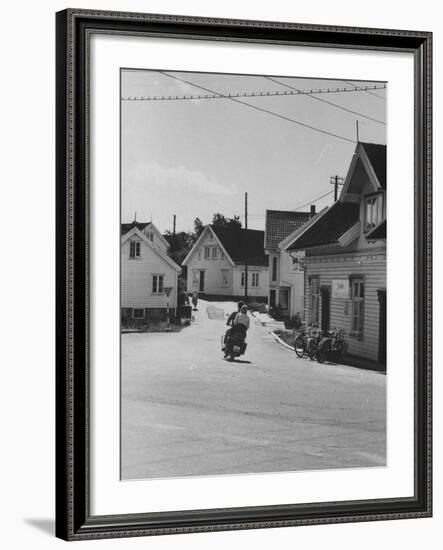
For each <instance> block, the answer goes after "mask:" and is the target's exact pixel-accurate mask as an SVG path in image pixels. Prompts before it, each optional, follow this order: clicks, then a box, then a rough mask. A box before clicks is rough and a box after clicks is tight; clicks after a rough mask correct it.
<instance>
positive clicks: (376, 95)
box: [344, 80, 386, 101]
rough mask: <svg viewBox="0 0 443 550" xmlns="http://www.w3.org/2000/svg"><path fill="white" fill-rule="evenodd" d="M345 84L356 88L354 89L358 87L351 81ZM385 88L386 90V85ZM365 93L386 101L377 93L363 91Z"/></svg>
mask: <svg viewBox="0 0 443 550" xmlns="http://www.w3.org/2000/svg"><path fill="white" fill-rule="evenodd" d="M344 82H346V84H349V85H350V86H354V88H357V86H356V85H355V84H354V83H353V82H350V81H349V80H345V81H344ZM384 88H385V89H386V85H385V86H384ZM363 91H364V92H366V93H367V94H369V95H372V96H374V97H377V98H378V99H381V100H382V101H386V98H385V97H383V96H381V95H378V94H376V93H375V92H372V91H371V90H363Z"/></svg>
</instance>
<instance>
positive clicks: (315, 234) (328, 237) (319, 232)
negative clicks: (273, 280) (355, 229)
mask: <svg viewBox="0 0 443 550" xmlns="http://www.w3.org/2000/svg"><path fill="white" fill-rule="evenodd" d="M359 215H360V205H359V204H357V203H352V202H338V201H337V202H336V203H334V204H333V205H332V206H331V207H330V208H329V209H328V210H327V211H326V212H325V213H324V214H323V215H321V216H319V217H318V219H317V221H316V222H315V223H313V224H312V225H311V226H310V227H309V228H308V229H307V230H306V231H304V232H303V233H302V234H301V236H300V237H299V238H296V239H295V241H294V242H293V243H292V244H291V245H290V246H288V248H287V249H286V250H288V251H290V250H305V249H306V248H313V247H314V246H327V245H332V244H339V239H340V237H341V236H342V235H344V234H345V233H346V232H347V231H349V230H350V229H351V227H352V226H353V225H354V224H355V223H357V222H358V220H359Z"/></svg>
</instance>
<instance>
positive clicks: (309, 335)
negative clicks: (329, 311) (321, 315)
mask: <svg viewBox="0 0 443 550" xmlns="http://www.w3.org/2000/svg"><path fill="white" fill-rule="evenodd" d="M320 337H321V330H319V328H318V327H317V326H316V325H308V326H307V327H306V325H304V326H303V328H302V331H301V333H300V334H299V335H298V336H297V338H296V339H295V341H294V351H295V353H296V355H297V357H300V358H302V357H305V356H307V357H309V358H310V359H313V358H314V356H315V352H316V349H317V344H318V342H319V341H320Z"/></svg>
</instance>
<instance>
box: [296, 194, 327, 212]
mask: <svg viewBox="0 0 443 550" xmlns="http://www.w3.org/2000/svg"><path fill="white" fill-rule="evenodd" d="M333 192H334V189H331V190H330V191H328V192H327V193H323V195H319V196H318V197H313V198H312V199H309V200H308V201H306V202H304V203H302V204H297V205H296V206H294V207H293V208H292V209H291V210H297V209H298V208H304V207H305V206H308V204H311V203H313V202H315V201H318V200H320V199H323V198H324V197H327V196H328V195H330V194H331V193H333Z"/></svg>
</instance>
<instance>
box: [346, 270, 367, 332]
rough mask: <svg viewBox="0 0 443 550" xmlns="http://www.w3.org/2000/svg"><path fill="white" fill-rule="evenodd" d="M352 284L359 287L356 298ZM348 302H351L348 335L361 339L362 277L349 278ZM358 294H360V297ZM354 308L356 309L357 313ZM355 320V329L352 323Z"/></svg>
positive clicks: (363, 298)
mask: <svg viewBox="0 0 443 550" xmlns="http://www.w3.org/2000/svg"><path fill="white" fill-rule="evenodd" d="M354 284H358V285H359V291H358V294H359V295H358V296H355V291H354ZM349 288H350V301H351V319H350V334H351V336H358V337H362V336H363V334H364V325H365V279H364V277H362V276H358V275H357V276H352V277H349ZM360 294H362V295H361V296H360ZM355 306H358V307H357V313H356V309H355ZM356 319H357V323H358V324H357V327H355V325H354V321H355V320H356Z"/></svg>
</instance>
